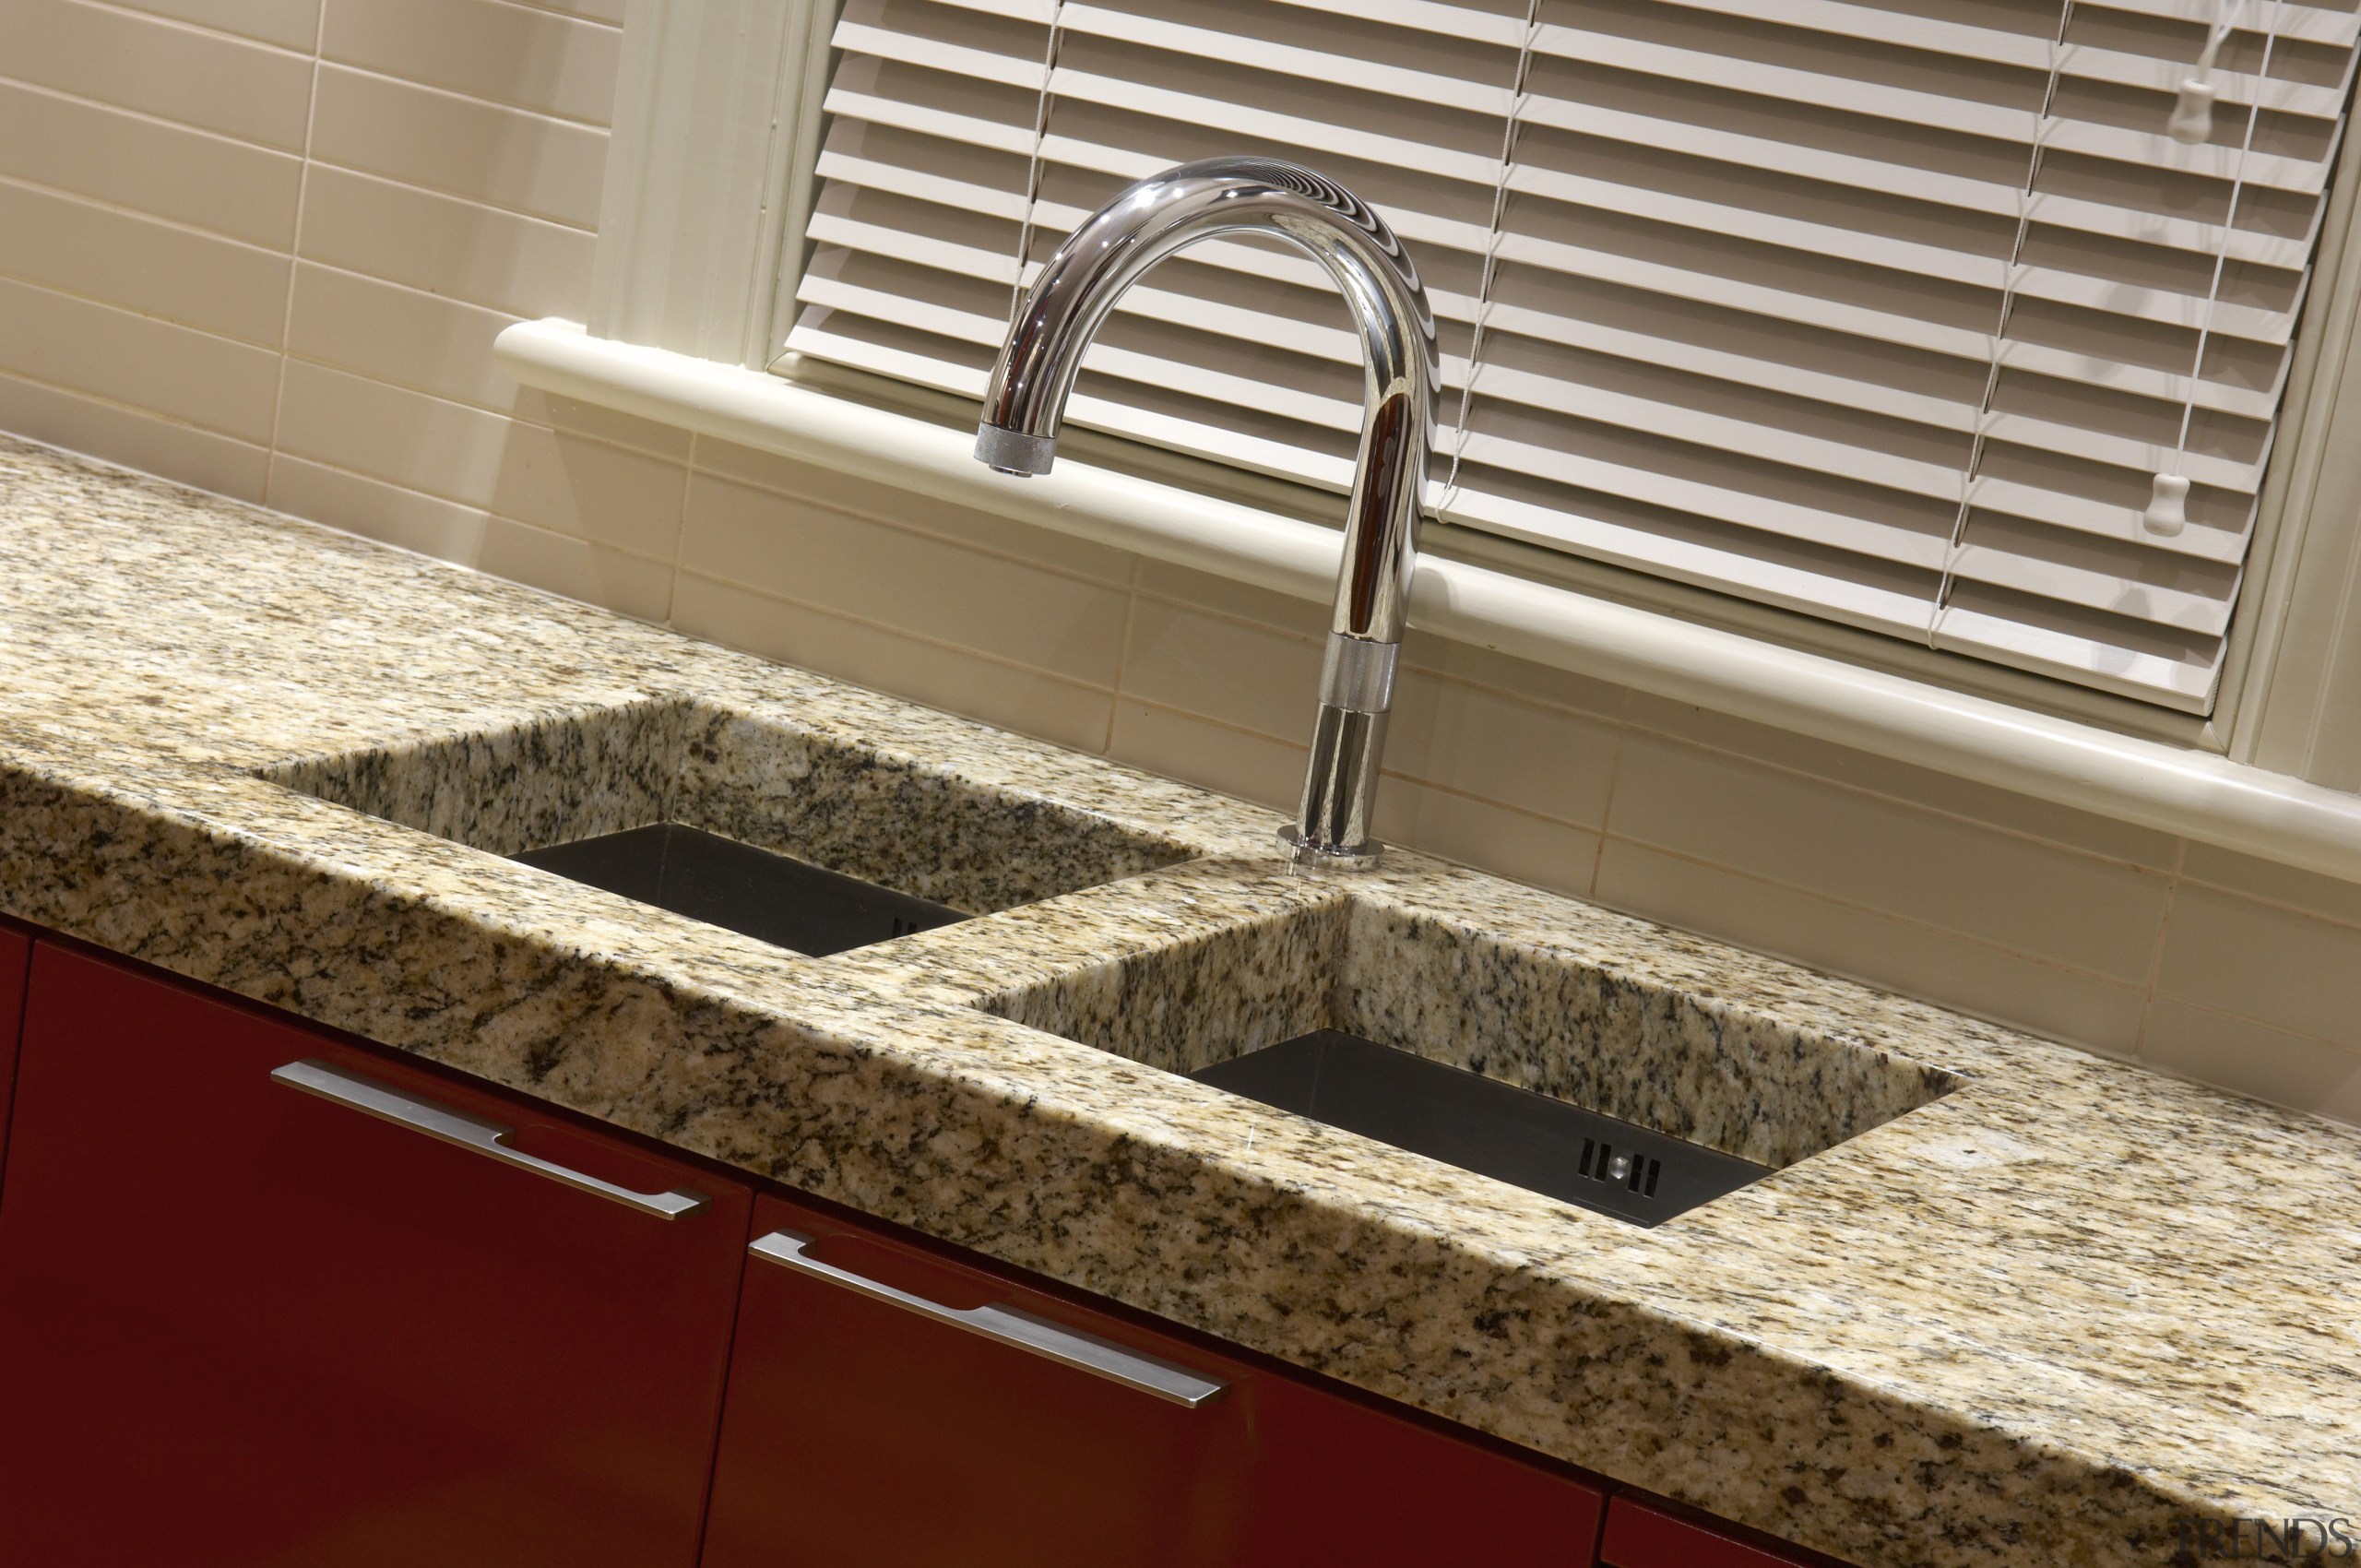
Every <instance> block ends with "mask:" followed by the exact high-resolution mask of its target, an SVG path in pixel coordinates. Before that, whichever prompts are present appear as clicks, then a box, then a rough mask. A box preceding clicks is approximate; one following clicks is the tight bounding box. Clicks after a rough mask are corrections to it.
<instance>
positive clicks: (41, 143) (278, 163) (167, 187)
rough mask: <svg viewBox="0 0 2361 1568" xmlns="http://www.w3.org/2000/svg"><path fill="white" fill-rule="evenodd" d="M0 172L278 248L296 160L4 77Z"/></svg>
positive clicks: (296, 175) (285, 237)
mask: <svg viewBox="0 0 2361 1568" xmlns="http://www.w3.org/2000/svg"><path fill="white" fill-rule="evenodd" d="M5 71H6V66H5V65H4V64H0V179H10V180H23V181H27V182H29V183H30V184H37V185H43V186H46V187H48V188H49V189H51V190H55V191H65V192H70V193H72V194H74V195H76V196H87V197H89V199H90V200H92V201H97V202H104V203H106V204H108V205H110V206H113V207H119V208H128V209H129V210H131V211H134V212H144V213H148V214H150V215H152V216H154V217H158V218H163V219H168V220H171V221H172V222H175V223H184V224H187V225H189V226H190V227H191V228H195V229H200V230H204V231H207V232H211V233H216V234H221V235H224V236H226V237H228V238H230V239H233V240H243V241H244V242H246V243H247V244H255V245H267V246H270V247H272V248H273V249H276V250H279V251H284V250H285V249H286V248H287V246H288V244H290V243H291V241H292V240H293V239H294V237H295V194H296V187H297V185H298V184H300V183H301V181H302V179H303V160H302V159H301V158H300V157H298V156H297V155H295V154H293V153H289V152H281V151H279V150H277V149H275V148H264V147H257V146H255V144H254V143H252V142H245V141H238V140H235V139H233V138H231V137H220V136H213V135H210V134H208V133H207V132H203V131H196V130H191V129H189V128H188V127H187V126H184V125H172V124H171V123H169V122H167V121H163V120H151V119H149V118H148V117H147V116H146V115H144V114H135V113H128V112H126V111H125V110H122V109H117V108H115V107H113V105H110V104H104V103H90V102H86V101H82V100H80V99H75V98H68V97H65V96H64V95H62V94H59V93H54V92H44V91H42V90H41V89H38V88H32V87H28V86H26V85H24V84H23V83H21V82H12V81H9V80H7V79H6V76H5Z"/></svg>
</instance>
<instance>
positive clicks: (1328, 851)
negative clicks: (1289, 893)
mask: <svg viewBox="0 0 2361 1568" xmlns="http://www.w3.org/2000/svg"><path fill="white" fill-rule="evenodd" d="M1278 837H1279V848H1280V849H1285V850H1286V851H1287V863H1288V864H1289V865H1293V866H1299V867H1301V868H1302V869H1303V870H1306V871H1315V872H1319V871H1367V870H1369V868H1370V867H1371V866H1373V865H1375V864H1377V862H1378V860H1379V858H1380V857H1382V855H1383V854H1384V853H1385V846H1384V845H1382V844H1381V843H1379V842H1378V841H1377V840H1376V839H1374V838H1364V839H1363V840H1361V842H1359V843H1358V844H1345V845H1338V846H1336V847H1335V848H1330V847H1329V846H1327V845H1325V844H1314V843H1312V842H1311V840H1310V839H1308V838H1306V837H1304V836H1303V829H1301V828H1300V827H1298V826H1295V825H1294V824H1293V823H1289V824H1288V825H1287V826H1285V827H1282V828H1280V829H1279V835H1278Z"/></svg>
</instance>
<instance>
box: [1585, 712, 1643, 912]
mask: <svg viewBox="0 0 2361 1568" xmlns="http://www.w3.org/2000/svg"><path fill="white" fill-rule="evenodd" d="M1630 734H1631V719H1629V718H1628V717H1625V718H1619V719H1616V721H1615V751H1614V754H1613V755H1612V756H1610V757H1609V758H1608V763H1607V799H1606V800H1605V801H1603V802H1600V803H1599V808H1598V842H1597V843H1596V844H1594V845H1593V846H1591V852H1590V880H1589V881H1588V882H1587V883H1585V884H1584V887H1583V896H1584V897H1587V898H1594V899H1595V898H1596V897H1598V873H1599V871H1600V869H1601V868H1602V867H1604V866H1605V865H1606V864H1607V836H1608V832H1609V831H1611V830H1612V829H1613V827H1614V825H1615V787H1616V785H1618V784H1619V783H1621V782H1622V780H1623V742H1624V739H1625V738H1626V737H1627V736H1629V735H1630Z"/></svg>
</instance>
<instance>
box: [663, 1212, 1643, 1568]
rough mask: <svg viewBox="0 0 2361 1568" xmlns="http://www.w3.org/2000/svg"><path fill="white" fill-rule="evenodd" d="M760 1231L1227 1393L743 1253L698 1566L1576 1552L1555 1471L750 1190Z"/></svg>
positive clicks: (929, 1297)
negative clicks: (1048, 1326)
mask: <svg viewBox="0 0 2361 1568" xmlns="http://www.w3.org/2000/svg"><path fill="white" fill-rule="evenodd" d="M754 1230H755V1233H756V1234H757V1235H758V1236H761V1235H766V1234H769V1233H771V1232H773V1231H789V1232H793V1233H796V1234H799V1235H801V1236H804V1237H808V1238H811V1239H813V1243H814V1244H813V1246H812V1247H811V1248H810V1250H809V1251H810V1255H811V1256H812V1257H813V1258H815V1259H817V1260H819V1261H820V1262H822V1263H824V1264H827V1265H834V1266H836V1267H838V1268H842V1269H845V1270H848V1271H850V1272H852V1273H854V1274H857V1275H860V1276H861V1277H864V1278H867V1279H869V1280H872V1281H877V1282H882V1283H883V1284H884V1285H886V1286H889V1287H891V1288H893V1289H898V1290H901V1291H904V1292H907V1293H908V1294H910V1295H914V1296H917V1297H919V1298H921V1299H923V1300H925V1301H931V1302H934V1303H937V1304H939V1305H941V1306H943V1307H944V1308H946V1309H949V1310H952V1311H968V1310H972V1309H974V1308H977V1307H981V1306H985V1305H988V1304H989V1305H1000V1306H1005V1307H1013V1308H1015V1309H1017V1310H1019V1311H1022V1312H1026V1313H1032V1314H1035V1315H1036V1316H1038V1317H1041V1318H1045V1319H1048V1320H1050V1321H1051V1322H1052V1323H1054V1324H1058V1325H1060V1326H1062V1327H1063V1328H1065V1329H1068V1330H1071V1331H1073V1332H1074V1333H1077V1334H1080V1335H1083V1336H1089V1337H1090V1338H1092V1339H1094V1340H1097V1341H1100V1342H1104V1343H1108V1344H1111V1345H1113V1346H1116V1347H1119V1348H1124V1349H1127V1350H1131V1351H1136V1352H1142V1353H1145V1354H1146V1355H1148V1356H1150V1357H1154V1358H1157V1359H1160V1360H1163V1361H1165V1362H1168V1363H1172V1364H1176V1365H1178V1366H1180V1367H1181V1368H1184V1369H1187V1370H1189V1371H1191V1372H1195V1373H1198V1374H1201V1375H1203V1376H1204V1377H1206V1378H1209V1379H1212V1380H1216V1381H1219V1382H1222V1383H1224V1384H1227V1385H1228V1387H1227V1389H1226V1391H1225V1392H1223V1393H1222V1394H1220V1395H1219V1396H1216V1397H1215V1398H1214V1399H1213V1400H1212V1401H1211V1402H1209V1403H1206V1404H1204V1405H1201V1406H1199V1407H1197V1408H1186V1407H1184V1406H1182V1405H1180V1404H1177V1403H1173V1402H1170V1401H1169V1400H1168V1399H1165V1398H1159V1397H1157V1396H1155V1395H1153V1394H1149V1393H1145V1392H1143V1391H1141V1390H1140V1389H1138V1388H1135V1387H1132V1386H1127V1385H1125V1384H1121V1383H1118V1382H1114V1381H1109V1379H1107V1378H1104V1377H1100V1376H1097V1375H1094V1374H1093V1373H1091V1372H1084V1371H1079V1370H1076V1369H1075V1368H1074V1367H1072V1366H1069V1365H1064V1364H1061V1363H1060V1362H1058V1361H1056V1360H1048V1359H1045V1358H1044V1357H1043V1356H1041V1355H1039V1354H1037V1353H1035V1352H1033V1351H1031V1350H1027V1349H1024V1348H1014V1347H1012V1346H1009V1345H1006V1344H1003V1343H1000V1342H997V1341H995V1340H993V1339H991V1338H987V1337H984V1336H979V1335H977V1334H974V1333H971V1332H968V1331H967V1329H965V1328H963V1327H960V1326H955V1325H953V1324H946V1323H943V1322H940V1321H937V1320H936V1319H934V1318H932V1317H930V1316H928V1315H926V1314H925V1313H921V1312H919V1311H915V1310H912V1309H911V1308H910V1307H908V1306H907V1305H897V1304H894V1303H891V1302H887V1301H879V1300H877V1299H875V1298H874V1297H872V1296H871V1295H867V1294H863V1293H862V1292H861V1291H860V1290H859V1289H852V1288H849V1287H848V1286H847V1285H846V1284H843V1283H840V1282H837V1281H833V1280H829V1279H823V1278H815V1277H810V1276H808V1275H806V1274H803V1273H799V1272H797V1271H795V1270H793V1269H791V1268H789V1267H788V1266H785V1265H781V1264H778V1263H775V1262H772V1261H769V1260H767V1259H765V1258H762V1257H756V1258H754V1259H753V1260H751V1261H750V1263H749V1265H748V1271H747V1275H746V1282H745V1290H744V1295H743V1298H742V1305H741V1308H740V1313H739V1332H738V1341H737V1348H736V1350H735V1353H734V1355H733V1358H732V1360H731V1363H730V1396H729V1401H728V1406H727V1409H726V1412H725V1415H724V1417H723V1421H722V1441H721V1448H720V1455H719V1459H718V1465H717V1467H716V1470H715V1476H714V1494H713V1505H712V1513H711V1515H710V1519H709V1522H708V1526H707V1532H706V1553H705V1559H704V1562H705V1568H782V1565H786V1564H801V1563H813V1564H823V1563H825V1564H827V1565H828V1568H945V1565H952V1564H956V1565H957V1568H1003V1565H1007V1568H1015V1565H1020V1564H1021V1565H1023V1568H1069V1565H1071V1568H1085V1565H1087V1568H1109V1565H1112V1564H1121V1565H1123V1568H1200V1565H1202V1568H1266V1565H1267V1568H1280V1565H1282V1564H1284V1565H1286V1568H1316V1565H1319V1564H1324V1563H1330V1562H1335V1563H1346V1562H1349V1563H1352V1564H1354V1565H1355V1568H1388V1565H1397V1564H1398V1565H1399V1568H1431V1565H1432V1564H1434V1563H1437V1562H1523V1563H1533V1564H1552V1565H1563V1568H1586V1565H1587V1564H1588V1563H1589V1562H1590V1561H1591V1558H1590V1550H1591V1543H1592V1541H1593V1540H1594V1539H1595V1538H1596V1529H1597V1519H1598V1509H1599V1500H1598V1497H1597V1495H1596V1493H1595V1492H1593V1491H1591V1490H1590V1489H1588V1488H1586V1487H1583V1486H1581V1485H1580V1484H1578V1483H1576V1482H1573V1481H1572V1480H1571V1479H1568V1478H1566V1477H1565V1476H1563V1475H1562V1474H1560V1472H1559V1471H1557V1470H1556V1469H1554V1468H1552V1467H1545V1466H1541V1465H1537V1464H1529V1463H1526V1462H1525V1461H1522V1460H1519V1459H1516V1458H1514V1457H1511V1456H1505V1455H1501V1454H1499V1453H1496V1452H1494V1451H1492V1450H1491V1449H1489V1448H1486V1447H1480V1446H1477V1445H1475V1444H1472V1443H1465V1442H1463V1441H1461V1440H1459V1439H1456V1438H1453V1437H1451V1436H1449V1435H1448V1434H1444V1433H1440V1432H1437V1431H1433V1430H1432V1429H1430V1428H1429V1427H1427V1426H1425V1425H1422V1424H1418V1423H1415V1422H1412V1421H1409V1420H1403V1419H1401V1418H1399V1417H1396V1416H1394V1415H1392V1414H1389V1413H1387V1412H1384V1411H1382V1410H1377V1409H1372V1408H1369V1407H1367V1406H1364V1405H1362V1404H1360V1403H1358V1402H1356V1401H1352V1400H1348V1399H1345V1398H1341V1397H1339V1396H1335V1395H1334V1394H1332V1393H1330V1392H1328V1391H1326V1390H1324V1389H1320V1388H1315V1387H1312V1386H1309V1385H1307V1384H1299V1383H1296V1382H1294V1381H1291V1380H1288V1379H1285V1378H1280V1377H1275V1376H1272V1375H1270V1374H1268V1373H1266V1372H1262V1371H1260V1370H1259V1369H1256V1368H1252V1367H1249V1366H1246V1365H1243V1364H1241V1363H1239V1362H1236V1361H1233V1360H1229V1359H1228V1358H1227V1357H1223V1356H1219V1355H1216V1354H1211V1353H1208V1352H1207V1351H1205V1350H1204V1349H1202V1348H1199V1347H1198V1346H1197V1345H1195V1344H1194V1343H1192V1342H1186V1341H1181V1340H1178V1339H1173V1338H1168V1337H1166V1336H1162V1335H1159V1334H1157V1333H1155V1332H1154V1331H1152V1330H1148V1329H1144V1328H1142V1327H1141V1326H1139V1325H1137V1324H1133V1323H1131V1322H1128V1321H1125V1320H1121V1319H1117V1318H1113V1317H1109V1316H1104V1315H1102V1314H1099V1313H1093V1312H1090V1311H1087V1310H1085V1309H1081V1308H1077V1307H1075V1306H1074V1305H1073V1304H1071V1303H1069V1302H1066V1301H1062V1300H1060V1299H1054V1298H1050V1297H1047V1296H1042V1295H1038V1294H1036V1293H1034V1292H1031V1291H1027V1290H1025V1289H1021V1288H1019V1287H1017V1286H1015V1285H1014V1284H1013V1283H1011V1282H1009V1281H1006V1280H1003V1279H1002V1278H1000V1277H997V1276H994V1275H991V1274H989V1273H986V1272H983V1271H980V1270H977V1269H972V1268H968V1267H966V1266H963V1265H959V1264H956V1263H953V1262H950V1261H947V1260H945V1259H943V1258H942V1257H940V1256H938V1255H936V1254H933V1253H929V1252H925V1251H921V1250H919V1249H918V1248H915V1247H911V1246H908V1245H906V1244H903V1243H901V1242H898V1241H888V1240H885V1239H883V1238H882V1237H879V1236H877V1235H875V1234H873V1233H869V1232H865V1231H863V1230H861V1229H858V1228H856V1227H854V1226H851V1225H848V1224H846V1223H844V1222H841V1221H837V1220H834V1219H831V1218H826V1217H824V1216H821V1215H818V1214H815V1213H813V1212H811V1211H807V1210H804V1209H801V1208H799V1207H796V1206H790V1205H788V1204H785V1203H781V1202H777V1201H776V1200H773V1199H769V1198H765V1199H762V1200H760V1201H758V1203H757V1205H756V1207H755V1222H754Z"/></svg>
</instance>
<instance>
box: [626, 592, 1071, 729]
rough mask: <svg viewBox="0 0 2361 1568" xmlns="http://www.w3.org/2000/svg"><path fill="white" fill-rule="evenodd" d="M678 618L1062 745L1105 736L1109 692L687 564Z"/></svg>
mask: <svg viewBox="0 0 2361 1568" xmlns="http://www.w3.org/2000/svg"><path fill="white" fill-rule="evenodd" d="M672 624H673V626H674V627H675V628H676V629H677V630H680V631H682V632H685V633H687V634H688V635H689V636H694V637H705V638H706V639H708V640H710V641H713V642H718V643H727V644H728V645H730V647H738V648H744V649H747V650H749V651H750V652H754V653H759V654H762V655H763V656H764V657H765V658H769V659H779V660H781V661H783V662H785V663H789V664H793V665H797V666H799V667H801V668H802V669H806V670H816V671H820V672H821V673H822V674H824V675H834V676H836V678H837V679H839V680H844V681H851V682H854V683H858V684H860V685H865V686H872V687H874V688H876V689H877V690H879V691H888V692H894V693H896V694H898V695H903V696H907V697H908V698H910V699H911V700H913V701H916V702H922V703H926V704H928V705H929V706H931V707H939V708H943V709H945V710H947V711H949V712H954V713H964V714H967V715H968V716H969V717H971V718H975V719H982V720H983V721H984V722H985V723H987V724H996V725H998V726H1000V727H1001V728H1002V729H1003V730H1014V731H1017V732H1018V733H1020V734H1026V735H1033V736H1038V738H1040V739H1042V740H1045V741H1050V742H1055V743H1057V744H1059V745H1062V746H1073V747H1075V748H1076V749H1078V750H1082V751H1097V750H1099V749H1100V748H1102V747H1103V746H1104V745H1105V744H1106V739H1107V715H1108V707H1109V703H1110V702H1111V701H1112V698H1111V697H1109V695H1108V694H1107V693H1106V692H1104V691H1101V690H1097V689H1096V688H1093V687H1090V686H1086V685H1083V684H1081V683H1078V682H1073V681H1063V680H1060V679H1058V678H1057V677H1055V676H1052V675H1048V674H1044V673H1043V672H1042V671H1038V670H1028V669H1024V668H1020V667H1018V666H1016V665H1013V664H1007V663H1003V662H1000V661H997V660H993V659H985V658H982V657H980V656H979V655H978V654H976V653H974V652H972V651H970V650H968V649H966V648H959V647H945V646H943V645H942V644H939V643H932V642H928V641H926V640H924V639H922V638H919V637H914V636H905V635H904V634H903V633H901V632H898V631H896V630H893V629H891V628H888V627H884V626H878V625H872V624H869V623H867V622H863V621H859V620H855V619H853V618H851V617H848V616H843V615H835V614H831V613H829V612H826V611H823V610H814V609H812V608H811V607H809V606H807V605H801V604H791V603H789V602H788V601H787V600H779V599H773V598H771V597H769V596H768V595H766V594H761V593H756V592H754V591H753V590H752V589H750V588H743V587H741V586H739V585H738V584H736V583H730V582H722V581H717V580H715V579H713V578H710V577H706V576H701V575H699V574H697V573H695V572H682V574H681V576H680V579H679V582H678V584H677V586H676V588H675V591H674V599H673V610H672Z"/></svg>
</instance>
